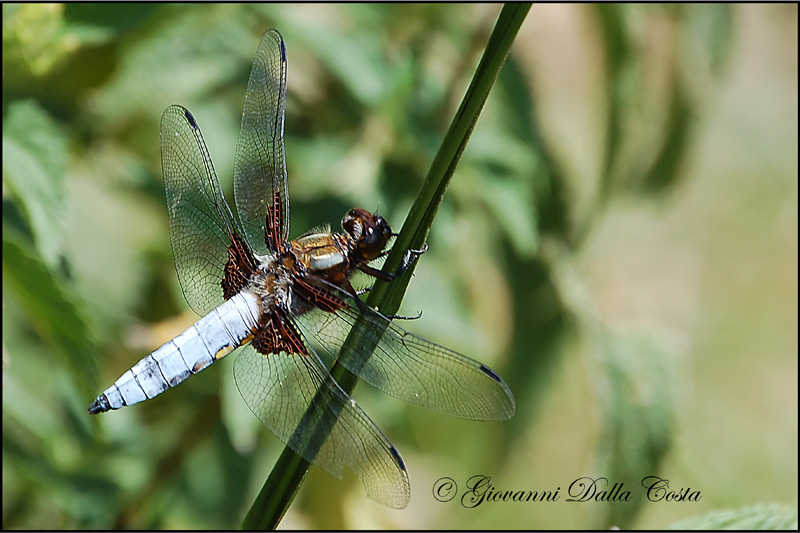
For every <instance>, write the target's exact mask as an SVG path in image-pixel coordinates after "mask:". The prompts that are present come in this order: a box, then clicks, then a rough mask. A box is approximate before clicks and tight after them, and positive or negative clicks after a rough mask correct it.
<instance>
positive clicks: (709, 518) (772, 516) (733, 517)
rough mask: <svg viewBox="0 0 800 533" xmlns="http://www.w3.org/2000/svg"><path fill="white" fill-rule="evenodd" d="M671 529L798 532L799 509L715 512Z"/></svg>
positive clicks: (775, 506) (772, 506) (753, 508)
mask: <svg viewBox="0 0 800 533" xmlns="http://www.w3.org/2000/svg"><path fill="white" fill-rule="evenodd" d="M669 529H680V530H686V529H696V530H705V531H711V530H715V529H716V530H719V529H727V530H733V531H755V530H789V531H791V530H797V507H791V506H789V505H781V504H776V503H771V504H758V505H752V506H750V507H742V508H740V509H729V510H725V511H714V512H711V513H708V514H705V515H703V516H698V517H695V518H690V519H689V520H684V521H682V522H678V523H675V524H672V525H671V526H670V527H669Z"/></svg>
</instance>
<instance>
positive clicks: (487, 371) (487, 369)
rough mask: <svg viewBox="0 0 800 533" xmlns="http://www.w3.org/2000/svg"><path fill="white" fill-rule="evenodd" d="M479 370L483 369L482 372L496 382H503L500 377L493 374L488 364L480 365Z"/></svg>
mask: <svg viewBox="0 0 800 533" xmlns="http://www.w3.org/2000/svg"><path fill="white" fill-rule="evenodd" d="M481 370H482V371H483V373H484V374H486V375H487V376H489V377H490V378H492V379H493V380H495V381H496V382H498V383H502V382H503V380H502V379H500V376H498V375H497V374H495V373H494V370H492V369H491V368H489V367H488V366H484V365H481Z"/></svg>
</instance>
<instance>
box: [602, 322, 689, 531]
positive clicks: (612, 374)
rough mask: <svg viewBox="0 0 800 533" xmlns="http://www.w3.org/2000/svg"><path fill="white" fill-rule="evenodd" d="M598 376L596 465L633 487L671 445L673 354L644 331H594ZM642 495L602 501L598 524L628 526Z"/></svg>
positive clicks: (656, 468)
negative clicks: (600, 418)
mask: <svg viewBox="0 0 800 533" xmlns="http://www.w3.org/2000/svg"><path fill="white" fill-rule="evenodd" d="M597 342H598V344H599V346H600V349H601V351H602V353H601V355H600V366H601V368H602V371H603V374H602V375H601V376H599V377H598V388H599V395H600V398H601V400H602V405H603V411H604V422H603V428H602V430H601V435H600V465H599V468H598V470H599V471H600V472H602V473H603V476H604V477H606V478H608V479H609V483H617V482H620V483H623V484H624V489H623V490H636V489H638V488H639V485H640V483H641V480H642V479H643V478H645V477H647V476H651V475H657V474H658V472H659V466H660V464H661V461H662V460H663V458H664V456H665V454H666V453H667V451H669V449H670V446H671V445H672V437H673V433H674V424H675V410H676V402H677V394H678V393H677V383H678V375H677V374H678V373H677V365H676V360H677V357H676V354H675V353H674V351H673V350H671V349H670V345H669V343H668V342H666V341H665V340H660V339H658V338H656V337H655V336H653V335H651V334H647V333H633V334H627V335H618V334H613V333H610V332H607V331H604V330H603V332H602V333H600V334H599V335H598V337H597ZM643 501H644V500H643V499H642V498H634V499H633V500H632V501H629V502H626V504H625V505H619V504H618V503H616V502H609V503H608V504H607V505H606V506H605V507H604V513H605V517H604V520H603V523H602V526H601V527H605V528H608V527H612V526H619V527H621V528H623V529H626V528H629V527H630V525H631V523H632V521H633V518H634V517H635V515H636V513H637V512H638V511H639V509H640V507H641V504H642V503H643Z"/></svg>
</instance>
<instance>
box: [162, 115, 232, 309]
mask: <svg viewBox="0 0 800 533" xmlns="http://www.w3.org/2000/svg"><path fill="white" fill-rule="evenodd" d="M161 166H162V171H163V173H164V186H165V188H166V193H167V212H168V213H169V234H170V242H171V243H172V252H173V254H174V255H175V270H176V271H177V272H178V280H179V281H180V285H181V288H182V289H183V295H184V296H185V297H186V301H187V302H189V306H190V307H191V308H192V309H193V310H194V312H196V313H197V314H198V315H201V316H203V315H205V314H207V313H208V312H209V311H211V310H212V309H214V308H215V307H217V306H218V305H219V304H221V303H222V302H223V300H224V298H223V294H222V286H221V285H220V280H221V279H222V277H223V272H224V267H225V262H226V261H227V259H228V246H229V245H230V242H231V239H230V237H229V231H231V230H233V229H234V228H235V222H234V221H233V216H232V215H231V214H230V209H229V208H228V205H227V203H226V202H225V199H224V197H223V196H222V191H221V189H220V186H219V180H218V179H217V174H216V172H215V171H214V165H213V164H212V163H211V157H210V156H209V154H208V148H207V147H206V143H205V141H204V140H203V136H202V134H201V133H200V128H199V127H198V125H197V122H196V121H195V119H194V117H193V116H192V115H191V113H189V111H188V110H186V109H185V108H184V107H181V106H179V105H171V106H169V107H168V108H167V109H166V110H165V111H164V113H163V114H162V115H161Z"/></svg>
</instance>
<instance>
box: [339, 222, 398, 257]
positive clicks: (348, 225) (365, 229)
mask: <svg viewBox="0 0 800 533" xmlns="http://www.w3.org/2000/svg"><path fill="white" fill-rule="evenodd" d="M342 228H343V229H344V231H345V232H347V234H348V235H350V236H351V237H353V239H355V242H356V243H357V245H358V254H359V256H360V257H361V258H362V259H363V261H364V262H369V261H372V260H373V259H375V258H376V257H378V256H379V255H380V254H381V252H382V251H383V249H384V248H386V244H387V243H388V242H389V239H390V238H391V237H392V228H390V227H389V223H388V222H386V219H384V218H383V217H382V216H380V215H373V214H372V213H370V212H369V211H367V210H366V209H351V210H350V211H348V213H347V214H346V215H345V216H344V218H343V219H342Z"/></svg>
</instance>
